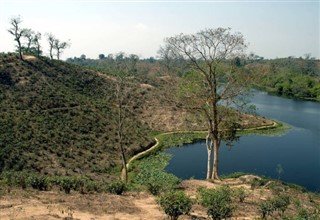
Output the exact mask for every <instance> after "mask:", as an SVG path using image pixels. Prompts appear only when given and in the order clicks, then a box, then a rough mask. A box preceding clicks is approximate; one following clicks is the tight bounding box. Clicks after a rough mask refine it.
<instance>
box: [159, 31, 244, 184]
mask: <svg viewBox="0 0 320 220" xmlns="http://www.w3.org/2000/svg"><path fill="white" fill-rule="evenodd" d="M246 47H247V45H246V43H245V40H244V37H243V35H242V34H241V33H232V32H231V29H230V28H217V29H205V30H202V31H200V32H198V33H196V34H179V35H177V36H174V37H170V38H166V39H165V45H164V48H166V50H163V51H166V52H167V53H170V56H172V57H177V58H181V57H182V58H183V59H184V61H185V62H187V64H188V65H189V67H190V68H191V69H192V70H193V72H194V74H191V75H190V77H191V79H189V81H188V83H187V84H185V85H184V86H183V89H182V92H181V94H182V97H184V100H185V102H184V104H185V105H187V107H188V108H189V109H191V110H193V111H194V112H197V113H198V114H201V116H203V118H204V119H205V121H206V123H207V125H206V127H207V131H208V134H207V137H206V146H207V152H208V161H207V162H208V163H207V179H219V175H218V153H219V148H220V145H221V141H222V140H227V141H230V142H231V141H233V140H234V139H235V138H236V136H235V130H236V128H237V127H238V125H239V124H238V123H237V122H238V118H237V114H236V113H235V111H232V110H230V108H228V106H230V105H235V104H237V102H236V100H237V99H236V97H239V96H240V95H241V94H243V93H244V92H245V91H246V90H245V89H244V88H245V84H246V82H247V80H248V76H246V74H245V73H244V72H241V71H237V70H238V69H237V68H236V67H234V66H232V65H231V62H229V61H231V60H232V59H233V58H235V57H237V56H238V57H241V56H242V55H243V54H244V50H245V48H246ZM163 56H166V55H165V54H163ZM228 62H229V63H228ZM220 82H223V83H220ZM212 150H213V165H212V162H211V158H212Z"/></svg>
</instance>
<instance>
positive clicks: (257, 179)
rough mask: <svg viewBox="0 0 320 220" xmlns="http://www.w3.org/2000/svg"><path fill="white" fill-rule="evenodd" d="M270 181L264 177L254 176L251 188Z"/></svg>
mask: <svg viewBox="0 0 320 220" xmlns="http://www.w3.org/2000/svg"><path fill="white" fill-rule="evenodd" d="M268 182H269V180H268V179H264V178H261V179H260V178H254V179H252V180H251V189H255V188H258V187H261V186H264V185H266V184H267V183H268Z"/></svg>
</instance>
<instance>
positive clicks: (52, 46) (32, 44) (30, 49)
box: [8, 16, 70, 60]
mask: <svg viewBox="0 0 320 220" xmlns="http://www.w3.org/2000/svg"><path fill="white" fill-rule="evenodd" d="M21 23H22V19H21V17H20V16H17V17H13V18H11V19H10V25H11V28H9V29H8V32H9V33H10V34H12V35H13V37H14V41H16V43H17V45H16V51H17V52H18V53H19V57H20V59H23V56H22V55H23V54H30V55H36V56H38V57H40V56H41V55H42V54H43V51H42V45H41V43H40V41H41V38H42V34H41V33H40V32H35V31H33V30H32V29H30V28H22V27H21ZM45 36H46V39H47V41H48V43H49V56H50V58H51V59H54V56H56V58H57V59H58V60H59V59H60V55H61V53H62V52H63V51H64V50H65V49H66V48H68V47H70V42H69V41H61V40H59V39H58V38H56V37H55V36H54V35H53V34H52V33H46V34H45Z"/></svg>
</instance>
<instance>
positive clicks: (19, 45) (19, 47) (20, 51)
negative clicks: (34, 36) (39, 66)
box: [18, 41, 22, 60]
mask: <svg viewBox="0 0 320 220" xmlns="http://www.w3.org/2000/svg"><path fill="white" fill-rule="evenodd" d="M18 50H19V57H20V60H22V50H21V43H20V41H18Z"/></svg>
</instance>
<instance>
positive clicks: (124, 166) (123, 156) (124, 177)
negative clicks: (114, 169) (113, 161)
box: [120, 144, 128, 183]
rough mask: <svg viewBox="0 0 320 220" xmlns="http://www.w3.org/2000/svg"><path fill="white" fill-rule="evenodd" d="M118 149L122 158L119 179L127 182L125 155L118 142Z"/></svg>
mask: <svg viewBox="0 0 320 220" xmlns="http://www.w3.org/2000/svg"><path fill="white" fill-rule="evenodd" d="M120 150H121V159H122V167H123V168H122V173H121V180H122V181H124V182H126V183H127V182H128V169H127V163H126V161H127V160H126V156H125V153H124V149H123V146H122V144H120Z"/></svg>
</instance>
